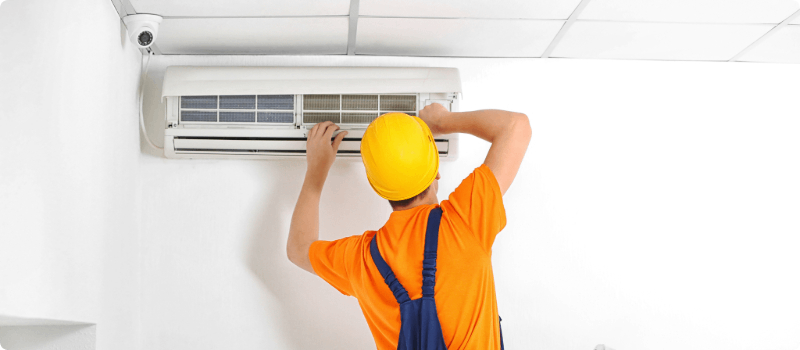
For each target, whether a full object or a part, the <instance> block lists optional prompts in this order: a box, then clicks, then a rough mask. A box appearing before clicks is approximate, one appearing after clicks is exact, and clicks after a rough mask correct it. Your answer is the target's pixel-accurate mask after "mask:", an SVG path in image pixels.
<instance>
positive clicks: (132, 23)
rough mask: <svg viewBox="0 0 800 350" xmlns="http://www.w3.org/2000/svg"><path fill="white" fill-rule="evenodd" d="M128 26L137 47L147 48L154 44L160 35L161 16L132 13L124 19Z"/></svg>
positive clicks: (129, 33)
mask: <svg viewBox="0 0 800 350" xmlns="http://www.w3.org/2000/svg"><path fill="white" fill-rule="evenodd" d="M122 21H123V22H124V23H125V26H126V27H128V35H130V38H131V41H132V42H133V44H134V45H136V47H138V48H140V49H146V48H148V47H150V45H153V43H154V42H155V41H156V36H158V24H159V23H161V16H158V15H145V14H139V15H130V16H125V18H123V19H122Z"/></svg>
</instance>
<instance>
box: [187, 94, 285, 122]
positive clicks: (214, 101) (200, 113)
mask: <svg viewBox="0 0 800 350" xmlns="http://www.w3.org/2000/svg"><path fill="white" fill-rule="evenodd" d="M180 100H181V102H180V116H181V117H180V121H181V122H182V123H183V122H189V123H192V122H198V123H276V124H294V95H221V96H182V97H181V98H180ZM212 110H213V111H212ZM218 112H219V118H217V113H218ZM256 112H258V115H257V116H256Z"/></svg>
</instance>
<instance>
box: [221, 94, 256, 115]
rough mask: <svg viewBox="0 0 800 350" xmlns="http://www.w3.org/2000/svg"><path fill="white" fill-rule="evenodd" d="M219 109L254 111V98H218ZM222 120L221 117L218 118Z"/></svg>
mask: <svg viewBox="0 0 800 350" xmlns="http://www.w3.org/2000/svg"><path fill="white" fill-rule="evenodd" d="M219 109H256V97H255V96H220V97H219ZM220 119H222V116H220Z"/></svg>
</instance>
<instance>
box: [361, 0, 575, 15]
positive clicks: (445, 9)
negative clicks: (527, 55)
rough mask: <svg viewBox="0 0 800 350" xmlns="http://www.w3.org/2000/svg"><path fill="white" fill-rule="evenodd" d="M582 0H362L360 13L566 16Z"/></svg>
mask: <svg viewBox="0 0 800 350" xmlns="http://www.w3.org/2000/svg"><path fill="white" fill-rule="evenodd" d="M578 3H580V0H511V1H491V0H471V1H463V0H430V1H426V0H411V1H385V0H359V14H360V15H362V16H364V15H366V16H383V17H449V18H465V17H466V18H534V19H567V17H569V15H570V14H571V13H572V10H574V9H575V7H576V6H578Z"/></svg>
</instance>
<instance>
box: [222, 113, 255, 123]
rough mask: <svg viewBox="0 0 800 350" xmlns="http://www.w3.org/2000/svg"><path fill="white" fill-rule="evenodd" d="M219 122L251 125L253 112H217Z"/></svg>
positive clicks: (253, 118) (253, 117) (253, 119)
mask: <svg viewBox="0 0 800 350" xmlns="http://www.w3.org/2000/svg"><path fill="white" fill-rule="evenodd" d="M219 121H220V122H223V123H253V122H255V121H256V113H255V112H219Z"/></svg>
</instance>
